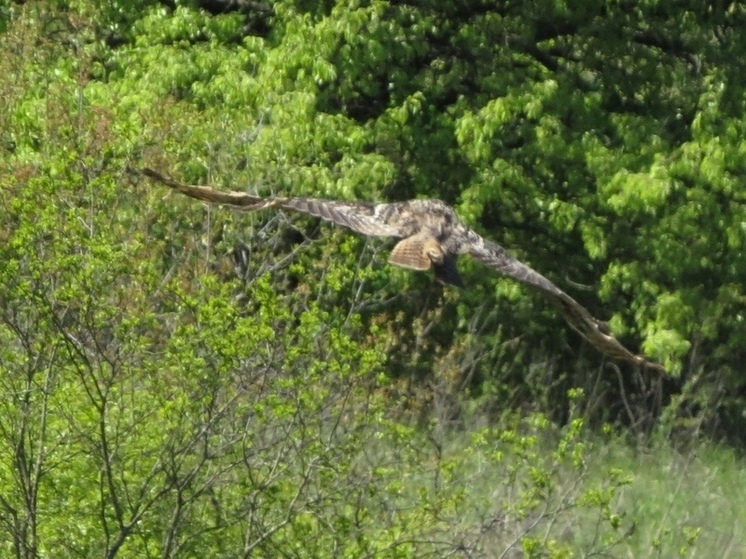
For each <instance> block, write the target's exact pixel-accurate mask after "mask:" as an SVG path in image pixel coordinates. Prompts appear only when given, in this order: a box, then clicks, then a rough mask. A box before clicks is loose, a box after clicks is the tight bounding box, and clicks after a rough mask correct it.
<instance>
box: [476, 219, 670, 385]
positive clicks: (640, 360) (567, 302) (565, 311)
mask: <svg viewBox="0 0 746 559" xmlns="http://www.w3.org/2000/svg"><path fill="white" fill-rule="evenodd" d="M463 251H464V252H466V253H468V254H471V256H472V257H474V258H475V259H477V260H479V261H480V262H482V263H483V264H485V265H487V266H489V267H490V268H494V269H495V270H497V271H499V272H500V273H502V274H505V275H506V276H509V277H511V278H513V279H516V280H518V281H520V282H523V283H525V284H527V285H530V286H531V287H533V288H534V289H538V290H539V291H541V292H542V293H543V294H544V295H545V296H546V297H547V298H548V299H549V300H550V301H551V302H552V303H553V304H554V305H555V306H557V307H558V308H559V311H560V312H561V313H562V316H563V317H564V318H565V320H566V321H567V323H568V324H569V325H570V326H571V327H572V328H573V329H574V330H576V331H577V332H578V333H579V334H580V335H581V336H583V337H584V338H585V339H586V340H588V342H590V343H591V345H593V346H594V347H595V348H596V349H598V350H599V351H601V352H602V353H605V354H606V355H608V356H610V357H613V358H615V359H620V360H622V361H627V362H630V363H634V364H635V365H638V366H643V367H650V368H652V369H655V370H657V371H659V372H663V373H665V369H664V368H663V367H662V366H661V365H659V364H658V363H653V362H651V361H648V360H647V359H645V357H643V356H641V355H635V354H634V353H632V352H631V351H629V350H628V349H627V348H625V347H624V346H623V345H622V344H621V343H620V342H619V341H618V340H617V339H616V338H614V337H612V336H610V335H609V333H608V331H607V330H606V328H605V325H604V324H603V323H602V322H600V321H599V320H596V319H595V318H593V316H591V313H589V312H588V310H587V309H586V308H585V307H583V306H582V305H581V304H580V303H578V302H577V301H576V300H575V299H573V298H572V297H570V296H569V295H568V294H567V293H565V292H564V291H562V290H561V289H560V288H559V287H557V286H556V285H555V284H554V283H552V282H551V281H549V280H548V279H547V278H545V277H544V276H542V275H541V274H540V273H539V272H537V271H536V270H533V269H532V268H530V267H528V266H526V265H525V264H524V263H522V262H520V261H519V260H516V259H515V258H513V257H512V256H510V255H509V254H508V252H507V251H506V250H505V249H504V248H503V247H501V246H500V245H498V244H497V243H493V242H492V241H488V240H486V239H483V238H482V237H481V236H479V235H478V234H477V233H475V232H474V231H471V230H469V231H468V234H467V240H466V244H465V246H464V250H463Z"/></svg>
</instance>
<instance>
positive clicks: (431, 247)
mask: <svg viewBox="0 0 746 559" xmlns="http://www.w3.org/2000/svg"><path fill="white" fill-rule="evenodd" d="M142 173H143V174H144V175H145V176H147V177H150V178H151V179H154V180H156V181H158V182H160V183H163V184H165V185H166V186H168V187H170V188H173V189H174V190H177V191H179V192H181V193H183V194H186V195H187V196H189V197H191V198H196V199H197V200H202V201H204V202H209V203H212V204H222V205H226V206H231V207H235V208H238V209H240V210H242V211H248V212H251V211H257V210H263V209H267V208H281V209H289V210H295V211H298V212H302V213H306V214H310V215H312V216H316V217H319V218H321V219H324V220H326V221H331V222H333V223H336V224H338V225H343V226H345V227H348V228H350V229H352V230H353V231H357V232H358V233H362V234H364V235H370V236H375V237H396V238H399V239H401V240H400V241H399V242H398V243H397V244H396V246H394V249H393V250H392V251H391V255H390V256H389V262H390V263H391V264H395V265H397V266H402V267H404V268H409V269H412V270H420V271H426V270H430V269H432V270H433V271H434V272H435V277H436V278H437V279H438V280H439V281H440V282H442V283H445V284H450V285H455V286H457V287H463V286H464V282H463V280H462V279H461V276H460V275H459V273H458V269H457V268H456V258H457V257H458V256H459V255H460V254H468V255H470V256H472V257H473V258H476V259H477V260H478V261H480V262H482V263H483V264H485V265H487V266H489V267H490V268H494V269H495V270H497V271H498V272H500V273H502V274H504V275H506V276H508V277H511V278H513V279H516V280H518V281H520V282H522V283H525V284H526V285H529V286H531V287H533V288H534V289H537V290H538V291H540V292H541V293H543V294H544V296H545V297H546V298H547V299H548V300H549V301H550V302H552V303H553V304H554V305H555V306H557V308H558V309H559V311H560V312H561V313H562V316H564V318H565V320H566V321H567V323H568V324H569V325H570V326H571V327H572V328H573V329H575V330H576V331H577V332H578V333H579V334H580V335H581V336H583V337H584V338H585V339H586V340H588V341H589V342H590V343H591V345H593V346H594V347H595V348H596V349H598V350H599V351H601V352H602V353H605V354H606V355H608V356H610V357H613V358H615V359H619V360H622V361H627V362H629V363H633V364H634V365H637V366H639V367H645V368H651V369H654V370H657V371H659V372H662V373H665V369H664V368H663V367H662V366H661V365H659V364H658V363H654V362H652V361H649V360H648V359H646V358H645V357H643V356H641V355H635V354H634V353H632V352H630V351H629V350H628V349H627V348H625V347H624V346H623V345H622V344H621V343H620V342H619V341H618V340H617V339H616V338H614V337H612V336H611V335H610V333H609V331H608V328H606V326H605V324H604V323H603V322H601V321H599V320H596V319H595V318H593V316H591V314H590V313H589V312H588V310H586V308H585V307H583V306H582V305H581V304H580V303H578V302H577V301H576V300H575V299H573V298H572V297H570V296H569V295H568V294H567V293H565V292H564V291H562V290H561V289H560V288H559V287H557V286H556V285H555V284H554V283H552V282H551V281H549V280H548V279H547V278H545V277H544V276H542V275H541V274H540V273H538V272H537V271H535V270H533V269H532V268H530V267H528V266H526V265H525V264H523V263H522V262H520V261H519V260H516V259H515V258H513V257H512V256H511V255H510V254H508V252H507V251H506V250H505V249H504V248H503V247H502V246H500V245H498V244H497V243H494V242H492V241H490V240H487V239H484V238H483V237H482V236H481V235H479V234H478V233H477V232H476V231H474V230H473V229H471V228H470V227H468V226H467V225H466V224H465V223H464V222H463V221H461V220H460V219H459V217H458V216H457V215H456V212H455V211H454V210H453V208H451V207H450V206H448V205H447V204H445V203H444V202H442V201H440V200H409V201H405V202H393V203H390V204H372V203H364V202H342V201H335V200H320V199H317V198H301V197H291V198H281V197H270V198H261V197H257V196H252V195H251V194H246V193H244V192H232V191H219V190H215V189H214V188H211V187H209V186H195V185H189V184H184V183H181V182H179V181H176V180H174V179H171V178H169V177H166V176H164V175H162V174H160V173H158V172H156V171H154V170H152V169H147V168H146V169H143V171H142Z"/></svg>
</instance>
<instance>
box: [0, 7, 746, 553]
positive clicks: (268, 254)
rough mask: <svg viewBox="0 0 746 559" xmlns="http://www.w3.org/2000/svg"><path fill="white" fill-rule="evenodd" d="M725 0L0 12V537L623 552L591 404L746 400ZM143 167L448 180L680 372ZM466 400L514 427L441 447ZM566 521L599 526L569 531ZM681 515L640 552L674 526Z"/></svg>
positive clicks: (739, 203) (739, 19) (59, 544)
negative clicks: (599, 466)
mask: <svg viewBox="0 0 746 559" xmlns="http://www.w3.org/2000/svg"><path fill="white" fill-rule="evenodd" d="M744 19H745V18H744V9H743V7H742V6H741V5H739V4H737V3H723V4H720V5H718V6H709V5H708V6H704V5H702V6H700V5H699V4H697V3H689V4H687V3H684V4H683V5H677V6H676V7H675V9H674V8H673V7H671V6H669V4H667V3H663V2H647V3H644V4H641V5H639V6H638V5H635V6H630V5H627V4H625V3H618V2H576V3H563V2H544V1H539V2H525V3H521V4H514V3H488V2H466V3H464V2H461V3H449V2H422V3H389V2H383V1H374V2H360V3H355V2H353V3H348V4H342V3H339V4H335V3H331V2H325V3H315V2H291V1H289V2H277V3H274V4H271V5H269V4H264V3H262V2H239V3H236V4H235V5H234V4H229V3H221V2H219V1H212V2H209V1H203V2H175V3H159V2H156V1H153V0H138V1H116V2H110V1H93V2H91V1H89V0H65V1H55V2H41V1H38V2H35V1H29V2H25V3H16V2H11V3H9V4H7V5H6V4H4V5H2V6H0V33H1V34H0V70H1V71H2V74H3V75H4V76H5V77H6V79H4V80H2V81H1V82H0V103H1V104H2V107H3V110H2V111H0V184H1V188H2V194H3V196H2V202H1V204H2V208H1V211H0V342H1V343H0V395H1V397H0V530H2V535H0V550H2V553H3V554H7V555H15V556H16V557H39V556H51V555H53V554H54V555H55V556H58V555H59V556H77V557H81V556H83V557H87V556H105V557H114V556H125V557H129V556H132V557H142V556H153V555H160V556H163V557H175V556H193V557H205V556H215V557H220V556H225V557H234V556H237V555H243V556H246V557H248V556H259V557H278V556H318V557H326V556H330V555H335V556H350V557H361V556H392V557H418V556H423V555H427V554H430V555H432V556H443V555H446V554H448V553H451V554H454V555H458V554H461V555H463V556H490V554H493V555H495V553H494V550H496V549H499V550H500V551H499V553H497V554H496V555H497V556H499V555H500V554H501V553H502V554H503V556H508V555H509V554H510V553H512V552H514V551H515V550H519V549H520V550H522V552H523V553H524V555H525V556H527V557H539V556H543V557H547V556H549V557H568V556H571V555H572V553H573V550H575V551H576V552H577V553H578V554H581V553H582V554H585V555H592V554H594V553H595V554H600V553H607V554H612V553H617V552H619V553H620V554H621V553H622V552H621V551H620V550H622V549H623V548H624V545H627V543H628V542H629V541H630V538H629V536H630V535H631V534H632V531H633V528H634V525H635V520H634V519H628V518H626V517H625V516H624V510H622V509H623V506H622V503H621V500H620V494H622V492H623V491H624V488H625V487H627V486H628V485H629V483H630V482H631V480H630V479H629V478H628V477H627V476H626V475H624V474H623V472H619V471H617V470H614V471H613V472H611V473H609V474H608V475H607V476H605V477H604V479H602V480H600V481H599V480H596V479H592V477H591V476H590V475H589V473H588V470H587V468H586V465H587V463H586V459H587V458H588V456H589V455H590V452H589V448H587V447H586V446H584V444H585V443H583V442H582V441H581V433H582V426H583V424H584V421H585V422H591V423H593V424H600V423H601V422H603V421H609V422H624V423H627V424H630V425H632V426H635V427H638V426H639V425H641V424H643V423H645V422H647V423H645V424H646V425H647V426H648V427H649V426H650V425H651V421H652V420H654V419H655V417H656V416H657V414H658V413H659V412H660V411H661V408H662V407H664V406H666V405H667V406H668V407H667V408H666V409H665V412H666V413H665V414H664V415H663V418H664V420H665V421H664V422H663V423H662V424H661V425H662V426H663V427H665V429H667V430H669V431H670V430H677V429H679V428H680V427H684V428H687V429H689V430H691V431H695V432H699V431H700V430H701V429H709V432H711V433H712V432H714V433H717V434H724V435H730V436H737V434H738V433H739V425H742V422H743V417H742V415H741V410H742V409H743V397H744V391H745V390H746V385H745V384H744V381H743V375H741V374H740V373H741V372H742V371H743V365H742V362H743V358H744V357H745V356H744V350H743V348H744V347H746V339H744V337H745V336H746V329H744V325H743V321H744V312H745V311H746V308H745V307H746V305H745V304H744V303H745V302H746V298H745V296H744V292H743V278H744V277H745V275H746V256H745V255H744V244H745V243H744V241H745V240H746V228H745V226H744V223H746V209H745V204H746V199H745V196H744V190H743V188H742V187H741V186H740V181H741V179H742V176H743V175H744V170H745V169H746V163H744V161H746V160H745V159H744V158H745V157H746V150H744V142H743V140H742V138H743V137H744V133H743V132H744V130H743V128H744V126H745V124H746V121H744V116H743V115H744V114H745V112H746V111H744V106H743V105H744V99H746V97H744V87H743V85H744V84H743V78H742V76H744V75H746V74H745V73H744V72H743V71H742V70H743V69H742V68H741V66H742V65H743V64H744V62H743V60H744V57H743V56H742V55H743V52H742V49H743V47H742V45H744V44H746V42H745V41H744V37H743V33H744V31H743V30H744V29H746V27H744V25H743V24H744V23H745V22H744ZM144 165H149V166H153V167H157V168H162V169H164V170H169V171H171V172H174V173H178V174H179V176H180V177H182V178H184V179H185V180H188V181H192V182H206V181H209V182H211V183H213V184H217V185H225V186H226V187H230V188H234V189H240V188H251V189H252V190H255V191H257V192H260V193H269V192H272V193H293V194H301V195H313V196H320V197H330V198H345V199H353V198H354V199H368V200H383V199H386V200H396V199H404V198H409V197H413V196H428V197H438V198H442V199H444V200H446V201H448V202H449V203H452V204H454V205H455V206H456V207H457V209H458V211H459V213H460V214H461V215H462V216H463V217H464V219H465V220H467V221H468V222H469V223H471V224H473V225H474V226H475V227H477V228H478V229H480V230H481V231H483V232H484V233H485V234H486V235H488V236H491V237H493V238H494V239H495V240H497V241H498V242H500V243H502V244H504V245H506V246H507V247H509V248H510V249H511V250H512V251H513V252H515V253H516V254H517V255H518V256H520V257H521V258H523V259H525V260H526V261H528V262H529V263H530V264H531V265H532V266H534V267H535V268H537V269H538V270H541V271H542V273H545V274H546V275H547V276H549V277H551V278H552V279H553V280H554V281H556V282H557V283H558V284H559V285H562V286H563V287H564V288H566V289H567V290H568V291H570V292H572V293H573V296H575V297H577V298H578V299H579V300H581V301H582V302H583V303H584V304H586V305H587V306H588V307H589V308H590V309H592V311H593V312H594V314H596V315H597V316H601V317H603V318H608V319H609V320H610V323H611V325H612V327H613V329H614V330H615V332H616V333H617V334H619V335H620V336H621V337H623V339H624V340H625V342H626V343H628V344H629V345H630V346H631V347H640V348H641V349H642V350H644V351H645V352H646V353H647V354H649V355H650V356H651V357H654V358H656V359H659V360H661V361H662V362H664V363H665V364H666V366H667V367H668V368H669V370H670V371H671V373H672V375H673V377H674V378H676V379H677V381H676V382H677V384H678V386H677V387H676V391H675V394H671V393H667V392H665V391H666V390H670V388H671V387H670V386H669V385H664V386H663V388H662V387H661V385H660V384H659V383H660V379H656V378H649V377H648V376H647V375H646V374H645V373H644V372H642V373H640V372H637V371H632V370H630V369H622V370H619V369H618V368H617V365H615V364H613V363H604V361H603V360H602V357H600V356H599V355H597V354H596V353H595V352H594V351H592V350H591V349H590V348H586V347H584V346H583V345H582V342H581V340H580V339H579V338H578V337H577V336H575V334H574V333H572V332H571V331H569V329H568V328H567V327H566V326H565V325H564V323H563V322H562V320H561V319H560V318H558V317H557V316H556V315H555V313H554V311H553V309H551V308H549V307H548V306H547V305H546V304H545V303H544V301H543V300H542V299H541V298H540V297H538V296H535V295H533V294H531V293H529V292H528V291H526V290H524V289H523V288H522V287H520V286H518V285H516V284H515V282H512V281H509V280H506V279H504V278H500V277H495V276H491V275H489V274H486V273H482V272H481V271H480V269H479V268H478V267H477V266H476V265H473V264H471V263H468V262H464V263H462V264H461V266H462V267H463V269H464V275H465V277H467V283H468V285H469V288H468V290H466V291H464V292H455V291H452V290H444V289H443V288H441V287H440V286H437V285H434V284H433V282H432V279H431V278H429V277H426V276H425V275H416V274H411V273H409V272H405V271H402V270H396V269H392V268H390V267H387V266H386V265H385V259H386V256H385V254H386V249H387V245H386V244H384V243H381V242H378V241H366V240H365V239H361V238H358V237H355V236H352V235H349V234H347V233H345V232H342V231H330V230H329V229H328V228H327V227H321V226H319V224H318V223H317V222H315V221H314V220H309V219H297V218H294V217H293V218H291V217H290V216H283V215H271V214H269V215H261V216H242V215H240V214H234V213H230V212H228V211H224V210H219V209H214V208H208V209H206V208H204V207H202V206H200V205H199V204H194V203H190V202H189V201H186V200H181V199H178V198H177V197H175V196H170V195H169V194H168V193H166V192H164V191H162V190H160V189H158V188H154V187H152V186H151V185H149V184H147V183H146V182H145V181H143V180H142V178H141V177H140V176H139V175H138V174H137V173H136V172H135V171H136V169H138V168H140V167H141V166H144ZM611 312H615V313H616V314H613V315H611V314H610V313H611ZM570 387H582V388H584V389H585V391H582V390H581V391H577V392H574V397H572V398H567V397H566V394H567V389H568V388H570ZM662 392H663V393H662ZM669 400H670V402H669ZM519 409H520V410H524V411H540V412H543V414H527V416H528V417H527V418H524V419H516V418H515V416H514V414H513V412H514V411H515V410H519ZM473 410H478V412H479V413H473V416H477V417H489V418H490V419H492V420H494V421H496V422H497V421H498V420H499V419H502V422H501V423H497V426H496V427H494V428H492V427H491V428H486V429H481V430H480V429H476V428H474V429H468V432H469V436H468V437H467V438H468V441H466V442H465V441H463V440H462V441H459V442H460V444H457V445H454V444H453V440H452V437H451V431H450V428H451V427H453V428H455V429H464V430H467V429H465V421H464V420H465V419H466V418H469V417H472V416H470V415H469V413H470V412H473ZM545 417H552V418H553V419H562V420H563V423H564V424H565V425H564V428H563V429H561V430H560V431H559V432H558V430H557V429H555V428H554V427H553V426H552V424H551V423H550V422H549V421H547V420H546V419H545ZM718 422H719V423H718ZM739 422H740V423H739ZM715 428H721V430H720V431H715V430H714V429H715ZM740 432H741V433H742V432H743V431H742V430H741V431H740ZM547 448H548V449H549V451H546V449H547ZM545 451H546V452H545ZM496 480H497V481H496ZM568 480H573V481H571V482H568ZM576 511H580V512H579V513H578V512H576ZM576 514H578V515H579V516H574V515H576ZM578 518H582V519H589V522H591V523H592V524H593V526H595V527H596V528H595V529H594V531H593V532H592V533H590V532H589V533H588V534H585V533H584V534H580V535H577V536H573V537H569V536H568V534H567V531H566V530H563V528H565V527H567V526H570V525H572V523H573V522H577V521H578ZM663 530H664V526H662V525H661V527H660V530H659V532H662V531H663ZM667 533H669V532H667ZM670 533H676V534H679V533H681V534H683V536H682V538H681V539H678V540H677V538H675V537H673V536H672V537H671V538H670V539H669V540H666V539H665V538H661V537H659V536H660V533H658V535H657V536H656V538H657V539H656V541H655V542H644V543H643V544H642V545H643V549H644V545H648V546H650V545H652V544H653V543H655V545H656V546H657V548H656V549H658V550H659V551H660V553H661V554H666V552H667V550H668V551H670V550H675V549H680V548H681V546H682V545H684V544H683V543H681V542H682V541H683V542H685V543H686V545H687V546H689V547H691V546H693V545H694V544H696V540H697V537H698V532H697V531H696V529H695V528H693V527H688V526H685V527H684V528H681V527H680V526H679V527H676V529H675V531H674V532H670ZM656 542H657V543H656ZM666 545H668V546H669V547H668V548H665V546H666ZM677 545H678V546H679V547H677ZM578 550H579V551H578Z"/></svg>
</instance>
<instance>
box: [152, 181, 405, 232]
mask: <svg viewBox="0 0 746 559" xmlns="http://www.w3.org/2000/svg"><path fill="white" fill-rule="evenodd" d="M142 174H143V175H145V176H147V177H150V178H151V179H154V180H156V181H158V182H160V183H162V184H165V185H166V186H168V187H170V188H173V189H174V190H177V191H179V192H181V193H182V194H186V195H187V196H189V197H191V198H196V199H197V200H202V201H203V202H209V203H211V204H222V205H224V206H231V207H233V208H237V209H239V210H242V211H245V212H253V211H258V210H263V209H267V208H284V209H289V210H295V211H298V212H302V213H306V214H310V215H312V216H315V217H320V218H321V219H324V220H326V221H330V222H332V223H336V224H337V225H342V226H344V227H349V228H350V229H352V230H353V231H357V232H358V233H362V234H363V235H371V236H376V237H400V236H403V234H402V232H401V231H400V227H398V226H397V225H396V224H395V223H394V222H392V221H391V220H390V219H387V217H389V216H390V215H391V212H387V211H383V210H385V208H386V206H388V204H366V203H360V202H337V201H333V200H320V199H317V198H279V197H269V198H260V197H258V196H252V195H251V194H247V193H245V192H235V191H221V190H215V189H214V188H211V187H209V186H197V185H192V184H184V183H182V182H179V181H176V180H174V179H171V178H169V177H166V176H164V175H162V174H160V173H158V172H157V171H154V170H153V169H148V168H145V169H143V170H142Z"/></svg>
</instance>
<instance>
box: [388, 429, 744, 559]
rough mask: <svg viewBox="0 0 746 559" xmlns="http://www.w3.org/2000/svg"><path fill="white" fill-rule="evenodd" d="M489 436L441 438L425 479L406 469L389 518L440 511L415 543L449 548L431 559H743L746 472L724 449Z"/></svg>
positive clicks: (418, 552)
mask: <svg viewBox="0 0 746 559" xmlns="http://www.w3.org/2000/svg"><path fill="white" fill-rule="evenodd" d="M485 433H487V431H485V432H482V433H472V435H471V437H464V436H463V435H462V436H459V437H456V438H452V437H450V436H449V435H444V437H445V438H447V439H448V440H449V442H448V444H446V445H443V444H442V441H441V442H438V443H436V444H435V445H434V447H433V448H437V452H436V451H434V450H431V451H430V452H429V456H430V457H429V459H427V460H429V462H430V465H429V466H422V464H423V461H424V460H426V459H425V458H424V457H425V455H427V454H428V451H423V450H422V449H423V448H425V445H423V446H420V450H419V453H421V456H420V466H422V467H419V468H418V467H417V466H416V465H415V464H414V463H411V464H410V465H409V466H408V467H407V466H404V465H403V464H402V466H403V468H404V469H403V471H404V472H410V473H409V474H405V477H404V478H402V477H399V478H398V479H399V480H402V479H406V482H404V484H403V486H399V492H398V493H397V495H396V496H395V497H392V500H393V501H397V502H396V503H393V502H392V503H390V508H389V510H393V509H398V510H408V509H412V510H414V509H418V508H419V510H429V511H432V512H431V514H430V515H429V516H428V518H427V522H425V524H429V526H423V525H422V524H421V525H420V527H419V532H418V534H417V536H416V538H415V539H419V540H420V541H425V540H427V539H428V538H429V539H430V541H433V542H436V541H437V542H444V541H449V542H451V543H452V545H450V547H449V546H442V545H441V546H440V547H438V550H439V551H432V552H431V554H432V555H433V556H439V553H440V555H441V556H443V555H444V554H445V555H452V556H457V557H486V558H516V557H551V558H556V559H560V558H570V557H572V558H575V557H606V558H636V559H637V558H639V559H644V558H671V557H687V558H696V557H701V558H712V557H718V558H729V557H732V558H741V557H746V499H745V498H744V496H746V493H745V491H744V488H746V462H745V461H744V460H743V458H741V457H738V456H737V455H736V454H735V453H734V452H733V451H732V450H730V449H728V448H725V447H720V446H718V445H716V444H713V443H706V442H701V443H697V444H696V445H695V446H694V447H693V448H690V449H688V450H687V451H685V452H682V451H677V450H675V449H673V448H672V446H671V444H670V443H668V442H657V443H653V442H648V443H646V444H645V445H644V446H643V445H640V444H639V443H637V444H631V443H629V442H626V441H625V440H623V439H621V438H613V437H612V438H607V439H605V440H599V439H598V437H594V438H593V440H592V441H589V440H588V438H589V435H588V434H587V433H586V432H585V430H583V429H578V430H577V432H574V433H565V434H564V435H562V436H561V437H558V436H557V435H556V433H552V428H551V427H550V426H546V425H545V426H543V427H541V428H539V429H536V430H534V431H531V430H529V432H523V433H520V434H519V433H517V432H511V431H500V430H493V431H489V434H488V435H485ZM506 433H507V434H508V436H505V434H506ZM547 433H550V434H547ZM416 446H419V445H416ZM444 448H445V449H446V450H443V449H444ZM383 453H384V454H385V453H386V452H385V451H384V452H383ZM435 455H437V458H435V457H434V456H435ZM381 458H382V456H381V455H380V454H379V455H378V456H377V460H380V459H381ZM398 459H401V456H399V457H398ZM412 471H417V472H418V474H417V475H412V474H411V472H412ZM399 474H401V470H400V471H399ZM436 495H440V496H441V498H440V500H439V498H438V497H437V496H436ZM423 500H428V503H427V504H426V505H423ZM410 525H411V524H410ZM409 535H410V536H411V534H409ZM428 549H429V548H428V547H427V546H417V547H415V548H413V553H412V556H423V555H426V554H427V553H426V552H425V550H428ZM446 551H447V552H448V553H445V552H446Z"/></svg>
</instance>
